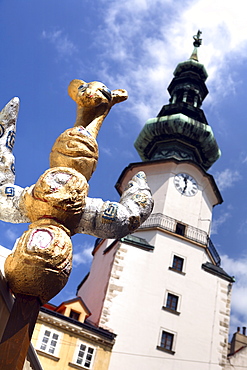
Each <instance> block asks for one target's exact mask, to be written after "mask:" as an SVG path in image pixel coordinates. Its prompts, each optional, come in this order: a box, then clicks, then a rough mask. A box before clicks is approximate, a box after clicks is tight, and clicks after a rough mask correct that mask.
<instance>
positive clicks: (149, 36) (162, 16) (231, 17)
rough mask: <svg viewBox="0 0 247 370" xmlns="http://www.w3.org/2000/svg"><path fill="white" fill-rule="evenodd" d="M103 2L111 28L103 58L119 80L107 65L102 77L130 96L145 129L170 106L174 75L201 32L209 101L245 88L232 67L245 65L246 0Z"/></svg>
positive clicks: (107, 31) (106, 31) (101, 40)
mask: <svg viewBox="0 0 247 370" xmlns="http://www.w3.org/2000/svg"><path fill="white" fill-rule="evenodd" d="M102 1H103V2H104V6H105V25H106V27H105V29H104V33H103V34H100V36H99V39H98V42H99V43H101V45H102V44H103V45H104V47H105V55H104V57H103V59H104V60H105V61H107V60H110V61H111V62H115V63H116V67H117V70H118V75H117V76H116V75H115V76H114V77H112V74H111V70H110V68H109V70H108V65H107V63H106V62H104V65H103V64H102V66H103V68H102V71H101V72H102V73H101V76H102V78H103V77H105V79H106V80H108V82H110V83H111V84H112V86H115V85H117V87H119V88H126V89H127V90H128V91H129V94H130V97H131V103H129V105H128V106H129V107H130V108H129V109H130V110H131V112H132V113H133V114H135V115H136V116H137V117H138V119H139V121H140V123H141V124H143V122H145V120H146V119H148V118H150V117H152V116H153V115H154V112H155V111H156V110H157V113H158V111H159V109H160V106H161V105H162V104H167V103H168V97H167V96H165V94H166V93H165V89H166V87H167V86H168V84H169V82H170V80H171V78H172V71H173V69H174V67H175V66H176V64H177V63H178V62H180V61H183V60H185V59H188V58H189V56H190V54H191V52H192V49H193V46H192V41H193V40H192V36H193V35H194V34H195V33H196V32H197V30H198V28H200V29H201V30H202V31H203V34H202V37H203V45H202V47H201V48H200V49H199V59H200V61H202V62H203V64H204V65H205V66H206V68H207V70H208V73H209V76H210V79H209V83H208V84H209V88H210V90H211V94H210V96H209V97H208V98H207V102H208V103H210V104H212V103H214V102H216V101H217V99H222V97H224V96H226V95H227V94H232V93H234V92H235V87H236V84H237V83H241V81H240V78H237V76H234V69H233V68H231V65H232V63H234V65H236V64H237V63H241V62H243V61H244V60H246V55H247V53H246V50H247V23H246V19H245V14H244V12H241V11H239V9H241V8H244V7H245V2H244V0H236V1H235V2H231V1H230V0H217V1H215V0H199V1H183V2H180V1H177V2H176V6H174V5H175V2H174V1H172V0H169V1H168V0H167V1H161V0H160V1H159V0H153V1H151V0H126V1H124V2H120V1H117V0H115V1H111V2H107V1H105V0H102ZM180 5H181V6H180ZM109 65H110V64H109ZM162 90H163V91H164V94H162V93H161V92H162Z"/></svg>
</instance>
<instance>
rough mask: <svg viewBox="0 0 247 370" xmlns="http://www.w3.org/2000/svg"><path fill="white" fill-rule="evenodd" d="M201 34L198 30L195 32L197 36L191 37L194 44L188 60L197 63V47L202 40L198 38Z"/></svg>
mask: <svg viewBox="0 0 247 370" xmlns="http://www.w3.org/2000/svg"><path fill="white" fill-rule="evenodd" d="M201 34H202V31H200V30H198V31H197V34H196V35H194V36H193V39H194V42H193V45H194V50H193V52H192V54H191V57H190V59H193V60H196V61H197V62H198V56H197V48H199V46H200V45H201V44H202V39H201V38H200V36H201Z"/></svg>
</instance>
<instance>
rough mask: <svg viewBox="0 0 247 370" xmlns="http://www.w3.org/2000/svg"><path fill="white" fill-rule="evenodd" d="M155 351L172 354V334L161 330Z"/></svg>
mask: <svg viewBox="0 0 247 370" xmlns="http://www.w3.org/2000/svg"><path fill="white" fill-rule="evenodd" d="M157 349H159V350H161V351H164V352H168V353H170V354H172V355H173V354H174V353H175V352H174V350H173V349H174V334H173V333H170V332H168V331H165V330H162V332H161V338H160V345H159V346H157Z"/></svg>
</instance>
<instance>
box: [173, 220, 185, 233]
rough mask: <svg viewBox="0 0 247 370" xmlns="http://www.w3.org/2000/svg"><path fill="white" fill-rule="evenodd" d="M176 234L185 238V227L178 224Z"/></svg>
mask: <svg viewBox="0 0 247 370" xmlns="http://www.w3.org/2000/svg"><path fill="white" fill-rule="evenodd" d="M175 233H176V234H178V235H182V236H184V235H185V225H184V224H180V223H179V222H177V224H176V230H175Z"/></svg>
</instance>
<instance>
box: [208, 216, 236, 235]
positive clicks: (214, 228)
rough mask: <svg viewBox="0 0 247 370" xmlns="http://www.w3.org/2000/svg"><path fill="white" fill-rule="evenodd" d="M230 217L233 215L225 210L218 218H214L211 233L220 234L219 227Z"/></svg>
mask: <svg viewBox="0 0 247 370" xmlns="http://www.w3.org/2000/svg"><path fill="white" fill-rule="evenodd" d="M229 217H231V215H230V213H228V212H225V213H223V214H222V215H221V216H219V217H218V218H217V219H213V222H212V228H211V234H218V228H219V227H220V226H221V225H223V224H224V223H225V222H226V220H228V218H229Z"/></svg>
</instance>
